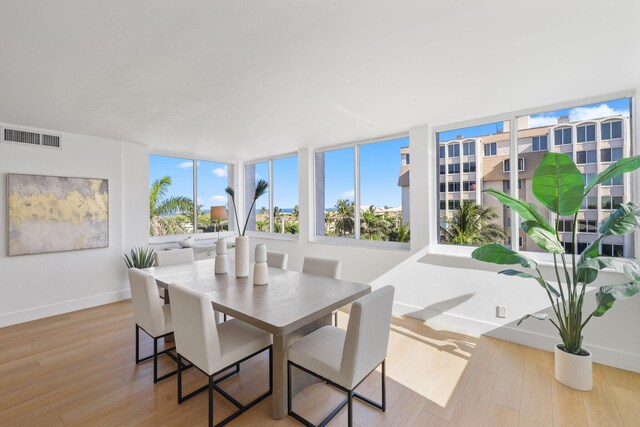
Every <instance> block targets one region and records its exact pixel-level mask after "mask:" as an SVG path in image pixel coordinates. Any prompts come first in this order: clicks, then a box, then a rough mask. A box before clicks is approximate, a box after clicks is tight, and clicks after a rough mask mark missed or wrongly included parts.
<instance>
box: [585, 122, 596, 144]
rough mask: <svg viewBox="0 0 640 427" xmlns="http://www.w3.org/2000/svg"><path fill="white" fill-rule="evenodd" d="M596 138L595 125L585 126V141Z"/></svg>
mask: <svg viewBox="0 0 640 427" xmlns="http://www.w3.org/2000/svg"><path fill="white" fill-rule="evenodd" d="M595 140H596V125H589V126H587V141H595Z"/></svg>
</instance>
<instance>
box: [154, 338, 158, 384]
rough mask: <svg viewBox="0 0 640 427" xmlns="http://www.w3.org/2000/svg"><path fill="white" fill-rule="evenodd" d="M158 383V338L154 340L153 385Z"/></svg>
mask: <svg viewBox="0 0 640 427" xmlns="http://www.w3.org/2000/svg"><path fill="white" fill-rule="evenodd" d="M157 382H158V338H154V339H153V383H154V384H155V383H157Z"/></svg>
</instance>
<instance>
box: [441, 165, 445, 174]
mask: <svg viewBox="0 0 640 427" xmlns="http://www.w3.org/2000/svg"><path fill="white" fill-rule="evenodd" d="M445 172H446V168H445V165H440V175H444V173H445Z"/></svg>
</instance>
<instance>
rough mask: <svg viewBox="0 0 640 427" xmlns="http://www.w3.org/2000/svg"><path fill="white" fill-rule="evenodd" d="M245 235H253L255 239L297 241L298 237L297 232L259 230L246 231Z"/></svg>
mask: <svg viewBox="0 0 640 427" xmlns="http://www.w3.org/2000/svg"><path fill="white" fill-rule="evenodd" d="M247 236H249V237H255V238H256V239H267V240H287V241H292V242H297V241H298V240H299V238H300V236H299V235H298V234H282V233H265V232H260V231H247Z"/></svg>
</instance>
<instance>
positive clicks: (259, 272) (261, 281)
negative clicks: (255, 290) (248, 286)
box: [253, 262, 269, 286]
mask: <svg viewBox="0 0 640 427" xmlns="http://www.w3.org/2000/svg"><path fill="white" fill-rule="evenodd" d="M267 283H269V266H268V265H267V263H266V262H256V263H255V264H254V265H253V284H254V285H258V286H262V285H266V284H267Z"/></svg>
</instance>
